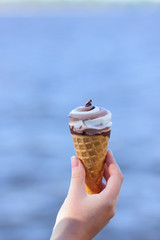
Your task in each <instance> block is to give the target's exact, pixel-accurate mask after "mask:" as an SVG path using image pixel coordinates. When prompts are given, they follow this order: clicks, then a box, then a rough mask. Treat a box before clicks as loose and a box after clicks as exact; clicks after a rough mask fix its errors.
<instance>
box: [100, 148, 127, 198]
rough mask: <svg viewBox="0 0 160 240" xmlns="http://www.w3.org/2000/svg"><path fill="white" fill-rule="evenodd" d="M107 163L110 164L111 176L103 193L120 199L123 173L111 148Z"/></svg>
mask: <svg viewBox="0 0 160 240" xmlns="http://www.w3.org/2000/svg"><path fill="white" fill-rule="evenodd" d="M106 164H107V166H108V172H109V175H110V177H109V178H108V181H107V185H106V187H105V189H104V190H103V192H102V193H103V195H107V197H109V198H110V199H111V200H113V201H114V200H116V199H118V195H119V192H120V189H121V185H122V182H123V175H122V173H121V170H120V168H119V167H118V165H117V163H116V161H115V159H114V157H113V154H112V152H111V151H110V150H109V151H108V153H107V158H106Z"/></svg>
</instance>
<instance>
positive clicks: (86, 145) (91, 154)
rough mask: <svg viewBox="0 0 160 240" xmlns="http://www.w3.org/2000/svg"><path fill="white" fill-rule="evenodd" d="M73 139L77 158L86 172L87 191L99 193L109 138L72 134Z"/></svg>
mask: <svg viewBox="0 0 160 240" xmlns="http://www.w3.org/2000/svg"><path fill="white" fill-rule="evenodd" d="M72 139H73V143H74V147H75V151H76V154H77V157H78V158H79V159H80V160H81V161H82V163H83V165H84V167H85V170H86V178H85V187H86V191H87V192H88V193H89V194H95V193H99V192H100V191H101V183H102V178H103V171H104V163H105V157H106V154H107V147H108V141H109V136H103V135H92V136H87V135H78V134H72Z"/></svg>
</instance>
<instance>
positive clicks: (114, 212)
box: [110, 208, 116, 218]
mask: <svg viewBox="0 0 160 240" xmlns="http://www.w3.org/2000/svg"><path fill="white" fill-rule="evenodd" d="M115 214H116V210H115V208H112V210H111V213H110V217H111V218H113V217H114V216H115Z"/></svg>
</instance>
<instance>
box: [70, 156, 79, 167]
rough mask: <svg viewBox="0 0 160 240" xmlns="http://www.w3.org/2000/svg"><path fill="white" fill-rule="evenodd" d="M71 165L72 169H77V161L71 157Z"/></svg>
mask: <svg viewBox="0 0 160 240" xmlns="http://www.w3.org/2000/svg"><path fill="white" fill-rule="evenodd" d="M71 164H72V168H75V167H78V165H79V160H78V158H77V157H71Z"/></svg>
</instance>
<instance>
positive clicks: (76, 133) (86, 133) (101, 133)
mask: <svg viewBox="0 0 160 240" xmlns="http://www.w3.org/2000/svg"><path fill="white" fill-rule="evenodd" d="M70 132H71V134H75V135H87V136H93V135H102V136H108V137H109V138H110V135H111V129H108V131H106V132H105V131H102V132H99V131H98V130H97V131H96V130H95V129H87V130H84V131H83V132H81V133H80V132H79V133H78V132H76V131H74V130H73V128H70Z"/></svg>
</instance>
